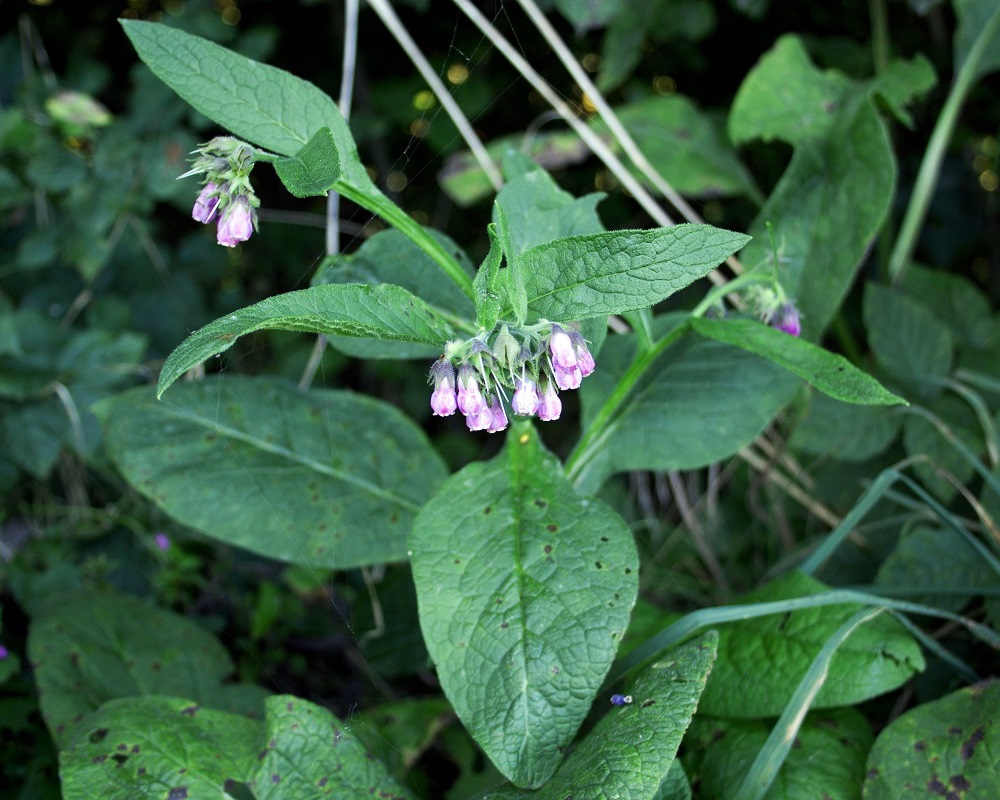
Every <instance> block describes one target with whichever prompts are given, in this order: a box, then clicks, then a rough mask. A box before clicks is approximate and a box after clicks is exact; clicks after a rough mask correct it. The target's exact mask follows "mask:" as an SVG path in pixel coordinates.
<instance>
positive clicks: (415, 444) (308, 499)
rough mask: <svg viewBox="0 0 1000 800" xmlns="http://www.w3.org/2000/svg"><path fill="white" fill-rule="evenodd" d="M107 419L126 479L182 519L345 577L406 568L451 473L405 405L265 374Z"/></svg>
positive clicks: (105, 407) (118, 408) (143, 396)
mask: <svg viewBox="0 0 1000 800" xmlns="http://www.w3.org/2000/svg"><path fill="white" fill-rule="evenodd" d="M97 412H98V414H99V416H100V417H101V418H102V420H103V422H104V425H105V428H106V430H107V436H108V449H109V452H110V454H111V457H112V459H113V460H114V461H115V463H116V464H117V466H118V468H119V469H120V470H121V472H122V474H123V475H124V476H125V478H126V480H128V481H129V482H130V483H131V484H132V485H133V486H134V487H135V488H136V489H137V490H138V491H140V492H142V493H143V494H145V495H146V496H147V497H149V498H150V499H151V500H153V501H154V502H155V503H157V504H158V505H160V506H161V507H162V508H163V509H164V510H165V511H167V512H168V513H169V514H171V515H172V516H173V517H175V518H176V519H177V520H179V521H180V522H182V523H184V524H186V525H190V526H191V527H193V528H197V529H198V530H201V531H203V532H204V533H206V534H208V535H209V536H212V537H214V538H217V539H221V540H223V541H225V542H229V543H230V544H234V545H239V546H240V547H245V548H247V549H248V550H253V551H255V552H257V553H262V554H263V555H266V556H270V557H271V558H277V559H280V560H283V561H292V562H297V563H302V564H309V565H311V566H316V567H319V566H322V567H332V568H336V569H344V568H347V567H353V566H358V565H361V564H373V563H380V562H384V561H393V560H397V559H400V558H403V557H404V556H405V554H406V536H407V534H408V533H409V530H410V526H411V524H412V520H413V517H414V515H415V513H416V511H417V510H418V509H419V508H420V506H421V505H423V503H424V501H425V500H426V499H427V498H428V497H429V496H430V495H431V494H432V493H433V492H434V490H435V489H436V488H437V485H438V484H439V483H440V481H441V480H442V479H443V478H444V476H445V468H444V465H443V464H442V462H441V459H440V457H439V456H438V455H437V454H436V452H435V451H434V449H433V448H432V447H431V446H430V444H429V442H428V441H427V439H426V437H425V436H424V435H423V433H422V432H421V431H420V430H419V429H418V428H417V427H416V426H415V425H414V424H413V423H412V422H411V421H410V420H409V419H408V418H407V417H405V416H403V415H402V414H401V413H400V412H399V411H397V410H396V409H395V408H394V407H392V406H390V405H388V404H386V403H382V402H379V401H377V400H373V399H370V398H367V397H364V396H363V395H356V394H353V393H350V392H335V391H322V390H312V391H310V392H307V393H302V392H298V391H296V390H295V388H294V387H293V386H290V385H288V384H286V383H284V382H281V381H277V380H273V379H266V378H256V379H251V378H243V377H238V376H224V377H222V378H220V379H217V380H207V381H199V382H196V383H191V384H182V385H180V386H178V387H177V388H176V389H175V390H174V392H173V393H172V395H171V397H170V401H169V402H159V401H157V400H156V399H155V397H154V396H153V393H152V392H151V391H149V390H147V389H137V390H134V391H131V392H127V393H125V394H123V395H119V396H118V397H115V398H112V399H110V400H108V401H106V402H104V403H102V404H101V405H100V406H99V407H98V409H97Z"/></svg>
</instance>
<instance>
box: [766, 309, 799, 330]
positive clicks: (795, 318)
mask: <svg viewBox="0 0 1000 800" xmlns="http://www.w3.org/2000/svg"><path fill="white" fill-rule="evenodd" d="M771 327H772V328H777V329H778V330H779V331H783V332H784V333H787V334H789V335H790V336H798V335H799V334H800V333H802V323H801V320H800V319H799V310H798V309H797V308H796V307H795V306H793V305H792V304H791V303H785V304H784V305H783V306H782V307H781V308H779V309H778V311H777V313H775V315H774V316H773V317H772V318H771Z"/></svg>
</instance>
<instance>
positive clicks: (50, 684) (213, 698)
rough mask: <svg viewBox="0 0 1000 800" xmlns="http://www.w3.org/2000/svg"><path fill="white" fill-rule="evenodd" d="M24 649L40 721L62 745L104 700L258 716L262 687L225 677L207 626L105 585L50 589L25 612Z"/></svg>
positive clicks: (228, 668)
mask: <svg viewBox="0 0 1000 800" xmlns="http://www.w3.org/2000/svg"><path fill="white" fill-rule="evenodd" d="M28 653H29V657H30V658H31V662H32V664H33V666H34V670H35V682H36V684H37V685H38V689H39V694H40V697H39V702H40V705H41V710H42V716H43V717H44V719H45V724H46V725H47V726H48V728H49V731H50V732H51V734H52V738H53V740H55V742H56V743H57V744H58V745H66V744H68V742H69V741H70V739H71V737H72V736H73V735H74V731H75V724H76V722H77V721H78V720H79V719H80V717H81V716H83V715H84V714H86V713H88V712H91V711H94V710H95V709H97V708H98V707H99V706H100V705H101V704H102V703H103V702H105V701H106V700H111V699H113V698H116V697H126V696H129V695H153V694H159V695H173V696H176V697H188V698H190V699H192V700H193V701H195V702H197V703H199V704H201V705H207V706H211V707H212V708H216V709H221V710H223V711H234V712H238V713H251V714H256V715H257V716H259V717H263V701H264V697H265V696H266V695H267V693H266V692H265V691H264V690H263V689H261V688H259V687H257V686H251V685H246V684H244V685H239V684H225V683H223V681H225V680H226V678H228V677H230V676H231V675H232V673H233V669H234V668H233V662H232V660H231V659H230V658H229V654H228V653H227V652H226V650H225V649H224V648H223V647H222V645H221V644H219V641H218V640H217V639H216V638H215V637H214V636H212V634H210V633H209V632H208V631H206V630H204V629H203V628H202V627H200V626H199V625H196V624H195V623H194V622H192V621H191V620H189V619H185V618H184V617H181V616H179V615H177V614H174V613H172V612H170V611H166V610H164V609H161V608H156V607H155V606H150V605H148V604H146V603H143V602H141V601H140V600H137V599H136V598H134V597H129V596H128V595H124V594H119V593H117V592H112V591H108V590H104V591H97V590H93V589H77V590H73V591H69V592H65V593H60V594H58V595H56V596H55V597H54V598H53V600H52V601H50V602H47V603H46V604H45V605H44V607H43V609H42V611H41V612H39V613H38V614H37V615H35V617H34V618H33V619H32V622H31V630H30V633H29V637H28Z"/></svg>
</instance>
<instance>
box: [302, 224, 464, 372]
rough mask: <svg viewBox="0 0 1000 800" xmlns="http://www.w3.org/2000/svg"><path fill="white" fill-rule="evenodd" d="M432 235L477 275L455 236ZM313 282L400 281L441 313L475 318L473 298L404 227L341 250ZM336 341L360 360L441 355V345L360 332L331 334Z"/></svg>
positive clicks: (334, 343)
mask: <svg viewBox="0 0 1000 800" xmlns="http://www.w3.org/2000/svg"><path fill="white" fill-rule="evenodd" d="M427 233H428V234H430V236H432V237H433V238H434V239H436V240H437V241H438V243H439V244H440V245H441V247H442V248H443V249H444V250H446V251H447V252H449V253H450V254H451V255H452V256H454V258H455V260H456V261H457V262H458V263H459V264H460V265H461V266H462V268H463V269H464V270H465V271H466V272H467V273H468V274H469V275H471V274H472V272H473V267H472V263H471V262H470V261H469V259H468V257H467V256H466V255H465V253H464V252H463V251H462V248H461V247H459V246H458V245H457V244H456V243H455V242H454V241H453V240H452V239H450V238H449V237H447V236H445V235H444V234H443V233H441V232H439V231H435V230H434V229H428V230H427ZM312 283H313V285H322V284H327V283H362V284H368V285H369V286H380V285H382V284H394V285H396V286H402V287H403V288H404V289H406V290H407V291H410V292H412V293H413V294H415V295H418V296H419V297H420V299H421V300H422V301H423V302H424V303H426V304H427V305H428V306H430V307H431V308H432V309H433V310H434V311H435V312H437V313H438V314H440V315H441V316H443V317H445V318H448V319H454V320H466V319H471V318H472V313H473V309H472V304H471V303H470V302H469V298H468V296H466V294H465V292H463V291H462V290H461V289H460V288H459V287H458V286H457V285H456V284H455V283H454V282H453V281H450V280H441V279H440V270H439V268H438V265H437V264H435V263H434V260H433V259H432V258H431V257H430V256H429V255H427V253H426V252H425V251H424V250H422V249H421V248H419V247H417V245H416V244H414V243H413V241H412V240H410V239H409V238H407V237H406V236H405V235H403V234H402V233H400V232H399V231H397V230H395V229H393V228H388V229H386V230H384V231H380V232H379V233H377V234H375V235H374V236H372V237H371V238H370V239H365V241H364V243H363V244H362V245H361V247H359V248H358V249H357V250H355V251H354V252H353V253H350V254H339V255H337V256H336V257H334V258H333V259H330V260H328V261H327V262H326V264H325V265H324V267H323V268H321V269H320V271H319V272H318V273H317V274H316V276H315V277H314V278H313V281H312ZM328 340H329V342H330V344H331V345H333V346H334V347H335V348H337V349H338V350H340V351H341V352H342V353H346V354H347V355H349V356H354V357H355V358H435V357H436V356H438V355H439V354H440V353H441V346H440V344H413V343H410V342H396V341H386V340H384V339H362V338H359V337H357V336H328Z"/></svg>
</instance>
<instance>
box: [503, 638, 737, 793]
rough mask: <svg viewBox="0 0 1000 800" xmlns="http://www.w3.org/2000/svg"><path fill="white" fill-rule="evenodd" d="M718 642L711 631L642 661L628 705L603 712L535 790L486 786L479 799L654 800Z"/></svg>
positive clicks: (694, 704)
mask: <svg viewBox="0 0 1000 800" xmlns="http://www.w3.org/2000/svg"><path fill="white" fill-rule="evenodd" d="M717 644H718V636H717V634H716V633H715V632H714V631H709V632H708V633H706V634H704V635H703V636H701V637H699V638H698V639H695V640H694V641H692V642H689V643H687V644H685V645H681V646H680V647H677V648H675V649H674V650H671V651H670V652H669V653H667V658H666V659H665V660H663V661H659V662H656V663H654V664H652V665H650V666H649V667H647V668H646V669H645V670H644V671H643V672H642V673H641V674H640V675H639V677H638V678H636V681H635V683H634V684H633V686H632V687H631V688H630V689H629V690H628V691H629V694H630V695H631V696H632V703H631V705H625V706H620V707H617V708H612V709H611V710H610V711H608V713H607V714H606V715H605V716H604V718H603V719H602V720H601V721H600V722H598V723H597V725H595V726H594V729H593V730H592V731H591V732H590V733H589V734H587V736H586V738H585V739H584V740H583V741H582V742H580V744H579V745H577V747H576V749H575V750H574V751H573V753H572V754H571V755H570V756H569V758H567V759H566V762H565V763H564V764H563V765H562V766H561V767H560V768H559V771H558V772H556V774H555V775H554V776H553V777H552V780H550V781H549V782H548V783H546V784H545V785H544V786H543V787H542V788H541V789H540V790H539V791H537V792H533V793H530V794H529V793H523V794H521V793H508V792H502V793H501V792H497V793H488V794H487V795H486V797H485V798H484V800H500V798H503V799H504V800H509V798H512V797H518V798H522V797H524V798H527V797H531V798H537V800H565V798H567V797H572V798H574V800H604V799H605V798H608V797H615V798H621V800H653V798H655V797H657V793H658V792H659V790H660V786H661V784H662V783H663V781H664V779H665V778H666V777H667V775H668V773H669V772H670V770H671V767H672V765H673V761H674V755H675V754H676V752H677V748H678V746H679V745H680V743H681V738H682V737H683V736H684V732H685V731H686V730H687V727H688V724H689V723H690V722H691V717H692V715H693V714H694V711H695V708H696V707H697V705H698V698H699V696H700V695H701V692H702V690H703V689H704V688H705V680H706V678H707V677H708V674H709V672H710V671H711V669H712V662H713V661H714V660H715V652H716V645H717ZM682 774H683V773H682Z"/></svg>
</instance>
